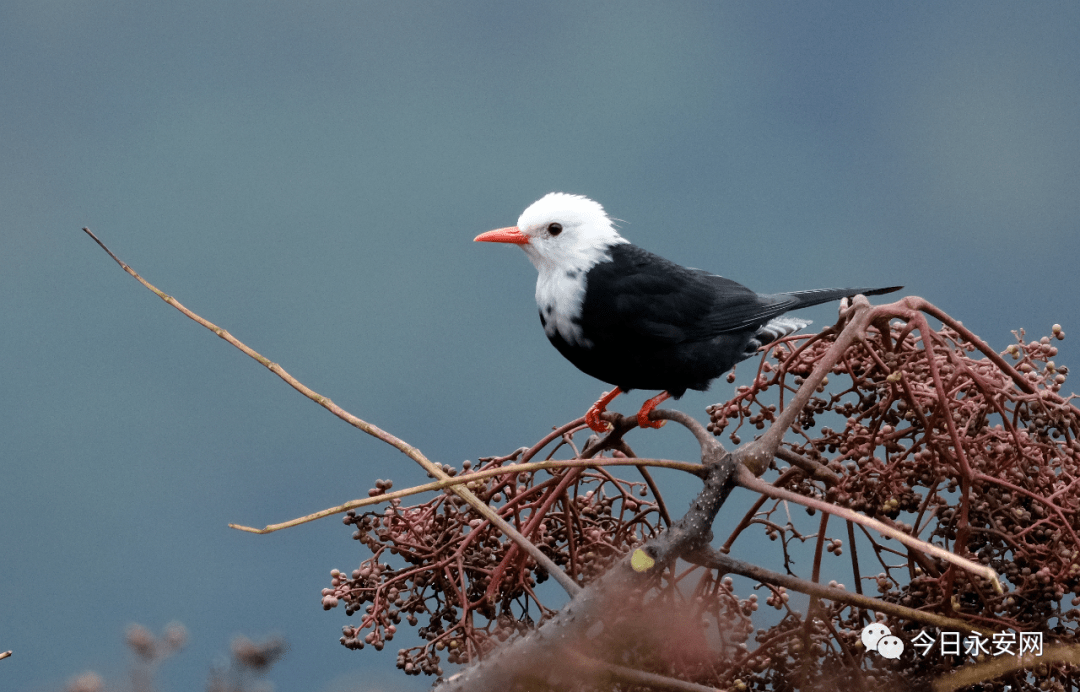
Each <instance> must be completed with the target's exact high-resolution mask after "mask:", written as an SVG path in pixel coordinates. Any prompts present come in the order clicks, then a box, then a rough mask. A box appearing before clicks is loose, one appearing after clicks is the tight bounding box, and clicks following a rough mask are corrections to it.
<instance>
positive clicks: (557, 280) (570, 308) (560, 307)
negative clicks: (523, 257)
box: [536, 271, 592, 346]
mask: <svg viewBox="0 0 1080 692" xmlns="http://www.w3.org/2000/svg"><path fill="white" fill-rule="evenodd" d="M584 301H585V276H584V273H580V274H577V275H576V276H574V277H573V278H570V277H569V276H567V272H565V271H541V272H540V275H539V276H538V277H537V279H536V305H537V306H538V307H539V308H540V309H541V310H542V311H543V314H544V316H545V317H546V318H547V320H546V322H545V324H544V332H545V333H546V334H547V335H548V337H552V336H554V335H555V333H556V332H558V334H559V335H560V336H562V338H563V339H564V340H565V341H566V343H568V344H571V345H573V346H592V342H591V341H589V340H588V339H586V338H584V336H582V333H581V325H579V324H577V322H575V320H577V319H579V318H580V317H581V304H582V303H583V302H584Z"/></svg>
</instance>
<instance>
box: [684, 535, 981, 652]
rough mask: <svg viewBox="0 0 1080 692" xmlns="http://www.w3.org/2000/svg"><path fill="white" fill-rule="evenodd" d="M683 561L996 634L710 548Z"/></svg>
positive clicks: (869, 607)
mask: <svg viewBox="0 0 1080 692" xmlns="http://www.w3.org/2000/svg"><path fill="white" fill-rule="evenodd" d="M683 558H684V559H685V560H687V561H688V562H692V563H694V564H695V565H701V566H702V567H708V568H709V569H716V570H720V571H721V572H722V573H729V574H738V575H740V576H743V577H747V578H749V579H753V580H754V581H758V582H761V583H762V584H772V585H774V586H782V587H784V588H785V589H790V590H791V591H797V592H799V593H804V594H806V595H808V596H813V597H817V598H824V599H827V600H830V601H836V602H838V603H847V604H848V605H851V606H855V607H857V608H865V609H866V610H872V611H874V612H877V613H885V614H887V615H892V616H894V617H898V618H903V619H907V620H911V621H913V622H921V623H923V624H924V625H929V626H931V627H938V628H941V629H943V630H949V631H953V630H964V631H968V632H978V633H980V634H984V635H987V636H989V635H991V634H993V633H994V630H992V629H987V628H980V627H975V626H974V625H972V624H971V623H970V622H966V621H964V620H958V619H956V618H950V617H945V616H944V615H938V614H937V613H928V612H925V611H922V610H915V609H914V608H908V607H907V606H902V605H900V604H898V603H889V602H888V601H882V600H879V599H877V598H871V597H870V596H864V595H862V594H858V593H855V592H853V591H847V590H846V589H841V588H838V587H836V586H826V585H824V584H819V583H818V582H815V581H810V580H809V579H800V578H799V577H793V576H791V575H788V574H781V573H779V572H773V571H772V570H768V569H765V568H763V567H758V566H757V565H752V564H750V563H748V562H743V561H742V560H736V559H735V558H733V557H731V556H729V555H724V554H723V553H721V552H720V551H718V550H715V549H713V548H710V547H708V546H705V547H703V548H699V549H698V550H696V551H694V552H692V553H687V554H686V555H684V556H683Z"/></svg>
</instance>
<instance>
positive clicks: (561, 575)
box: [83, 228, 581, 596]
mask: <svg viewBox="0 0 1080 692" xmlns="http://www.w3.org/2000/svg"><path fill="white" fill-rule="evenodd" d="M83 231H85V232H86V234H87V235H88V236H90V237H91V238H93V239H94V242H95V243H97V244H98V245H99V246H100V247H101V249H102V250H104V251H105V252H107V253H108V254H109V257H112V258H113V260H115V261H116V263H117V264H119V265H120V266H121V267H122V268H123V269H124V271H126V272H127V273H128V274H130V275H131V276H133V277H134V278H135V280H136V281H138V282H139V283H141V284H142V285H143V286H145V287H146V288H148V289H150V290H151V291H153V292H154V294H155V295H157V296H158V297H159V298H161V299H162V300H164V301H165V302H166V303H168V304H169V305H171V306H173V307H174V308H176V309H177V310H179V311H180V312H182V313H183V314H184V315H185V316H186V317H188V318H190V319H192V320H194V321H195V322H197V323H199V324H200V325H202V326H203V327H206V328H207V329H209V330H210V331H212V332H214V333H215V334H217V335H218V336H219V337H221V338H222V339H224V340H225V341H228V342H229V343H230V344H232V345H233V346H235V347H236V348H238V349H240V350H241V351H243V352H244V353H245V354H247V355H248V356H250V357H251V358H253V359H255V360H256V361H258V362H259V363H261V364H262V365H264V366H266V367H267V368H268V369H269V370H270V371H271V372H272V373H274V374H275V375H277V376H278V377H280V378H281V379H282V380H284V381H285V382H286V383H287V384H288V385H289V386H290V387H292V388H293V389H295V390H296V391H298V392H300V393H301V394H303V395H304V396H306V397H307V398H309V399H311V400H312V401H314V402H315V403H317V404H319V405H320V406H322V407H323V408H325V409H326V410H328V411H330V412H331V413H333V414H334V415H335V416H337V417H338V418H340V419H341V420H343V421H345V422H346V423H348V424H349V425H352V426H353V427H355V428H358V429H360V430H363V431H364V432H366V433H367V434H369V435H371V436H372V437H375V438H376V439H379V440H382V441H383V442H385V443H386V444H388V445H390V446H392V447H394V448H395V449H397V450H398V451H400V452H402V453H403V454H405V455H406V456H407V457H409V458H410V459H412V460H413V461H415V462H416V463H418V464H420V466H421V467H423V469H424V470H425V471H427V472H428V473H429V474H431V475H432V476H434V477H435V478H437V479H440V480H447V479H449V478H450V476H449V475H448V474H447V473H446V472H445V471H443V470H442V467H441V466H439V465H438V464H435V463H433V462H432V461H431V460H429V459H428V458H427V457H426V456H424V454H423V453H422V452H421V451H420V450H419V449H417V448H416V447H413V446H412V445H410V444H409V443H407V442H405V441H404V440H402V439H400V438H398V437H396V436H394V435H392V434H390V433H388V432H387V431H385V430H383V429H382V428H379V427H378V426H376V425H373V424H371V423H368V422H367V421H365V420H362V419H361V418H358V417H356V416H354V415H353V414H351V413H349V412H348V411H346V410H345V409H343V408H341V407H340V406H338V405H337V404H335V403H334V402H332V401H331V400H330V399H329V398H327V397H325V396H322V395H321V394H319V393H317V392H315V391H314V390H312V389H309V388H308V387H307V386H305V385H303V384H301V383H300V381H299V380H297V379H296V378H295V377H293V376H292V375H290V374H289V373H288V372H286V371H285V369H284V368H283V367H281V366H280V365H278V364H277V363H274V362H272V361H271V360H270V359H269V358H266V357H265V356H263V355H261V354H260V353H258V352H257V351H255V350H254V349H253V348H251V347H249V346H247V345H246V344H244V343H243V342H242V341H240V340H239V339H237V338H236V337H234V336H233V335H232V334H230V333H229V332H227V331H225V330H224V329H222V328H221V327H219V326H217V325H216V324H214V323H213V322H210V321H209V320H206V319H204V318H202V317H200V316H199V315H197V314H195V313H194V312H192V311H191V310H188V309H187V308H186V307H184V306H183V305H182V304H181V303H180V301H178V300H176V299H175V298H173V297H172V296H170V295H168V294H166V293H165V292H164V291H162V290H160V289H158V288H157V287H156V286H154V285H153V284H151V283H150V282H149V281H147V280H146V279H144V278H142V277H141V276H139V274H138V273H137V272H136V271H135V270H134V269H132V268H131V267H129V266H128V265H127V264H125V263H124V262H122V261H121V260H120V258H118V257H117V256H116V255H114V254H113V253H112V251H111V250H109V248H108V247H106V246H105V244H104V243H103V242H101V241H100V240H99V239H98V237H97V236H96V235H94V234H93V233H92V232H91V231H90V229H89V228H83ZM450 487H451V489H452V490H453V492H454V493H455V494H456V495H457V496H458V497H460V498H461V499H462V500H464V501H465V502H467V503H468V504H469V506H471V507H472V508H473V509H475V510H476V511H477V513H478V514H480V516H482V517H484V518H485V519H487V520H488V521H490V522H491V523H492V524H493V525H494V526H496V527H498V529H499V530H500V531H502V532H503V533H504V534H506V535H507V536H508V537H509V538H510V539H511V540H513V541H514V542H515V543H517V544H518V545H519V546H520V547H521V549H522V550H524V551H525V552H526V553H528V554H529V556H530V557H532V558H533V559H534V560H536V562H537V564H539V565H543V567H544V569H546V570H547V571H548V573H549V574H550V575H551V576H552V577H553V578H554V579H555V580H556V581H557V582H559V584H560V585H561V586H562V587H563V589H565V590H566V592H567V593H568V594H570V595H571V596H573V595H575V594H577V593H578V592H580V591H581V587H580V586H578V585H577V584H576V583H574V580H572V579H571V578H570V577H569V576H568V575H567V574H566V573H565V572H563V571H562V570H561V569H560V568H559V567H558V565H556V564H555V563H554V561H552V560H551V558H549V557H548V556H547V555H545V554H544V553H543V552H541V551H540V549H539V548H537V547H536V546H535V545H533V543H532V541H530V540H528V539H527V538H525V537H524V536H522V535H521V534H520V533H519V532H518V531H517V530H516V529H515V528H514V527H513V526H511V525H510V524H509V523H507V521H506V520H505V519H503V518H502V517H500V516H499V515H498V513H496V512H495V510H493V509H492V508H491V507H489V506H488V505H487V504H486V503H484V502H483V501H482V500H481V499H480V498H478V497H477V496H476V495H474V494H473V493H472V491H470V490H469V489H468V488H466V487H464V486H462V485H452V486H450Z"/></svg>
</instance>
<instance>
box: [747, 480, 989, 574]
mask: <svg viewBox="0 0 1080 692" xmlns="http://www.w3.org/2000/svg"><path fill="white" fill-rule="evenodd" d="M736 479H737V482H738V484H739V485H741V486H742V487H744V488H746V489H747V490H754V491H756V492H759V493H761V494H762V495H767V496H769V497H771V498H774V499H776V500H787V501H788V502H794V503H796V504H799V505H802V506H804V507H813V508H814V509H818V510H821V511H822V512H828V513H829V514H835V515H836V516H838V517H841V518H842V519H846V520H848V521H853V522H855V523H856V524H862V525H863V526H866V527H869V528H872V529H873V530H875V531H877V532H878V533H880V534H882V535H884V536H888V537H889V538H895V539H896V540H898V541H900V542H901V543H903V544H904V545H906V546H908V547H909V548H914V549H915V550H919V551H922V552H924V553H929V554H930V555H933V556H934V557H936V558H938V559H941V560H945V561H946V562H951V563H952V564H954V565H956V566H957V567H959V568H961V569H964V570H967V571H968V572H971V573H972V574H977V575H979V576H980V577H982V578H984V579H986V580H987V581H989V582H990V583H991V584H992V585H993V586H994V590H995V591H996V592H997V593H999V594H1000V593H1004V591H1003V590H1002V588H1001V581H1000V580H999V579H998V575H997V573H996V572H994V570H992V569H990V568H989V567H987V566H985V565H980V564H978V563H975V562H972V561H971V560H967V559H964V558H962V557H960V556H959V555H956V554H955V553H950V552H949V551H948V550H945V549H944V548H939V547H938V546H936V545H933V544H932V543H927V542H926V541H920V540H919V539H918V538H915V537H913V536H910V535H908V534H906V533H904V532H903V531H900V530H898V529H894V528H892V527H891V526H888V525H886V524H883V523H881V522H880V521H878V520H877V519H871V518H870V517H868V516H865V515H862V514H859V513H858V512H852V511H851V510H850V509H847V508H844V507H839V506H837V505H834V504H832V503H830V502H823V501H821V500H817V499H814V498H812V497H806V496H805V495H799V494H798V493H793V492H791V491H790V490H784V489H783V488H775V487H773V486H772V485H770V484H769V483H766V482H764V481H762V480H761V479H760V478H758V477H757V476H755V475H753V473H751V472H750V471H749V470H748V469H746V467H744V466H740V467H739V470H738V472H737V473H736Z"/></svg>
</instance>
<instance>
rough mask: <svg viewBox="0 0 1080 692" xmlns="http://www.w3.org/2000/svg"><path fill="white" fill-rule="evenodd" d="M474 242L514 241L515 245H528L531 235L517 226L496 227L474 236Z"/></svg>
mask: <svg viewBox="0 0 1080 692" xmlns="http://www.w3.org/2000/svg"><path fill="white" fill-rule="evenodd" d="M473 242H474V243H514V244H515V245H528V244H529V236H527V235H525V234H524V233H522V232H521V230H520V229H518V227H517V226H510V227H508V228H496V229H495V230H494V231H488V232H487V233H481V234H480V235H478V236H476V237H475V238H473Z"/></svg>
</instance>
